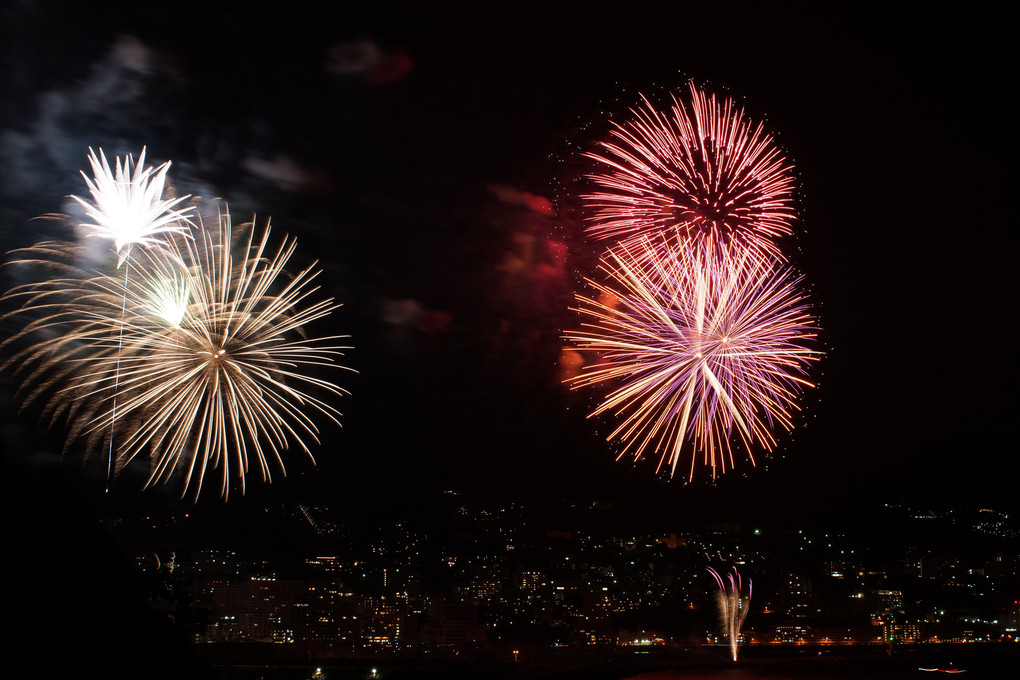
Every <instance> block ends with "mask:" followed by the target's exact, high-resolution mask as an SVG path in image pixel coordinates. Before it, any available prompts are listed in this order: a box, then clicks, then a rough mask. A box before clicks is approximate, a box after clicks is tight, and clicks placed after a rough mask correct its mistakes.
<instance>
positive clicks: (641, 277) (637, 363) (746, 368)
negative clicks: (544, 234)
mask: <svg viewBox="0 0 1020 680" xmlns="http://www.w3.org/2000/svg"><path fill="white" fill-rule="evenodd" d="M600 268H601V270H602V272H603V273H604V277H603V278H604V281H602V282H599V281H595V280H591V279H589V280H588V283H589V285H590V286H591V287H592V288H593V289H594V290H595V291H596V293H597V296H591V297H587V296H583V295H577V296H576V297H577V302H578V307H577V308H576V311H578V312H579V313H580V315H581V320H582V323H581V330H579V331H573V332H570V333H567V334H566V339H567V340H568V341H570V342H571V343H573V345H574V347H576V348H577V349H579V350H581V351H583V352H585V353H587V354H588V355H589V356H592V355H594V356H596V357H597V360H596V361H595V362H594V363H592V364H591V365H589V366H586V367H585V369H584V370H583V371H582V372H581V373H580V374H578V375H577V376H575V377H573V378H571V379H570V380H569V382H570V384H571V386H572V387H574V388H580V387H586V386H591V385H599V386H601V387H603V388H604V389H605V391H606V392H607V393H608V394H607V395H606V396H605V398H604V400H603V401H602V402H601V404H600V405H599V406H598V407H597V408H595V409H594V411H593V412H592V413H591V416H600V415H603V414H612V415H613V416H615V417H617V418H618V421H619V422H618V424H617V425H616V426H615V428H614V429H613V430H612V431H611V432H610V434H609V436H608V439H609V440H610V441H614V440H615V441H619V442H621V443H622V445H623V448H622V450H621V452H620V454H619V457H620V458H622V457H624V456H625V455H632V456H633V457H634V458H635V459H637V458H640V457H641V456H642V455H644V454H645V453H647V452H653V451H654V452H656V453H658V455H659V464H658V469H659V470H661V469H662V468H663V466H664V465H666V464H668V465H669V467H670V475H671V476H672V475H673V474H674V473H675V472H676V468H677V465H678V463H679V462H680V460H681V459H682V457H683V453H684V451H685V449H686V448H690V449H691V450H692V455H691V456H690V472H689V476H688V479H693V477H694V474H695V468H696V465H697V463H698V461H699V460H700V461H701V463H702V464H703V465H705V466H707V467H709V468H711V472H712V476H713V477H715V476H716V475H717V474H721V473H723V472H725V471H726V470H727V469H731V468H732V467H733V466H734V448H735V447H734V443H735V442H740V443H741V444H742V445H743V448H744V449H745V450H746V451H747V454H748V456H749V457H750V459H751V462H752V463H753V462H754V457H753V453H752V447H753V445H755V444H757V445H759V446H762V447H763V448H765V449H766V450H772V448H773V447H774V446H775V443H776V440H775V438H774V436H773V434H772V432H773V430H774V429H775V428H776V427H777V426H778V427H782V428H785V429H787V430H789V429H791V428H792V427H793V423H792V420H791V417H790V411H791V409H796V408H797V406H796V399H797V397H798V396H799V394H800V392H801V391H803V389H804V388H806V387H811V386H812V385H811V383H810V382H809V381H808V380H807V368H808V365H809V363H810V362H811V361H813V360H815V359H817V358H818V355H819V352H817V351H814V350H812V349H811V348H810V346H811V344H812V343H813V341H814V338H815V328H814V319H813V318H812V316H811V314H810V313H809V311H808V308H807V305H806V302H805V301H804V299H803V297H802V296H801V295H800V294H799V293H798V291H797V287H798V284H799V283H800V279H799V278H797V277H794V276H792V275H791V274H790V272H789V271H788V270H786V269H785V268H783V267H781V266H780V265H779V264H778V262H777V261H776V260H775V259H774V258H772V257H769V256H766V255H764V254H763V253H761V252H760V251H754V250H736V251H731V250H729V249H722V250H720V249H718V248H716V247H714V246H713V245H712V243H711V242H706V243H690V242H689V241H686V240H683V239H679V238H678V239H675V240H674V241H673V242H672V243H667V244H663V243H662V242H659V241H650V240H646V241H641V242H634V241H631V242H630V244H629V245H622V246H618V247H616V248H614V249H611V250H610V251H609V252H608V254H607V255H606V256H605V257H604V258H603V259H602V262H601V265H600ZM734 433H735V434H736V436H733V435H734Z"/></svg>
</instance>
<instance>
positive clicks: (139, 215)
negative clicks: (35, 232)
mask: <svg viewBox="0 0 1020 680" xmlns="http://www.w3.org/2000/svg"><path fill="white" fill-rule="evenodd" d="M89 164H90V165H91V166H92V174H93V178H92V179H89V177H88V175H86V174H85V173H84V172H82V177H84V178H85V183H86V185H88V188H89V193H91V194H92V201H88V200H85V199H83V198H80V197H78V196H72V198H73V199H74V200H76V201H77V202H78V203H79V204H81V206H82V207H83V208H84V209H85V214H86V216H87V217H89V218H90V219H91V220H92V221H91V222H83V223H81V224H80V225H79V226H81V227H83V228H85V229H87V230H88V231H87V233H86V236H98V237H101V238H108V239H110V240H112V241H113V243H114V248H115V250H116V253H117V267H118V268H120V267H121V266H122V265H123V264H124V263H125V262H127V263H128V266H126V267H124V289H125V291H126V290H127V287H128V276H129V274H130V272H131V266H130V260H131V248H132V247H133V246H140V247H141V246H147V247H148V246H158V243H159V241H158V239H157V238H156V237H157V236H159V235H166V234H187V233H188V230H189V227H190V226H192V223H191V221H190V220H189V219H188V216H187V215H188V212H189V211H190V208H187V207H185V208H183V209H181V208H177V207H176V206H178V205H179V204H180V203H181V202H182V201H184V200H186V199H187V198H188V196H182V197H180V198H169V199H163V189H164V186H165V184H166V173H167V170H169V169H170V162H169V161H167V162H166V163H163V164H162V165H160V166H159V167H158V168H153V167H146V166H145V148H144V147H143V148H142V152H141V153H140V154H139V156H138V163H137V164H135V163H134V160H133V159H132V157H131V156H130V155H129V156H127V157H126V158H124V159H123V162H122V161H121V159H120V158H115V159H114V168H115V169H114V170H111V168H110V164H109V163H108V162H107V160H106V156H105V155H104V154H103V150H102V149H100V150H99V156H98V157H97V156H96V153H95V151H93V150H92V149H89ZM132 169H133V172H132ZM126 305H127V297H126V296H125V297H124V298H123V299H122V300H121V314H120V321H121V328H120V330H119V331H118V345H122V344H123V339H124V335H123V333H124V331H123V321H124V314H125V311H126ZM117 357H118V362H119V360H120V350H119V349H118V352H117ZM119 376H120V370H119V366H118V370H117V377H118V380H119ZM116 392H117V386H116V385H115V386H114V397H113V404H112V412H113V418H112V423H111V426H110V427H111V430H110V450H109V452H108V455H107V469H106V491H107V492H109V490H110V478H111V477H112V471H113V458H114V453H113V445H114V444H113V443H114V437H113V424H115V423H116V420H117V395H116Z"/></svg>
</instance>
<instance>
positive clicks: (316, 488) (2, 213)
mask: <svg viewBox="0 0 1020 680" xmlns="http://www.w3.org/2000/svg"><path fill="white" fill-rule="evenodd" d="M669 6H670V7H671V9H669V10H666V11H664V10H662V9H661V8H659V7H658V6H657V4H655V3H652V4H649V5H645V4H643V3H625V4H621V5H618V6H616V7H615V8H614V9H612V10H608V9H607V10H596V9H593V7H592V6H591V5H590V4H587V3H565V4H557V5H556V7H555V8H554V9H544V10H532V9H523V8H520V7H518V6H516V5H511V4H507V5H504V6H498V5H495V6H489V5H487V6H485V7H481V6H480V7H479V8H478V9H477V10H476V13H474V14H463V13H455V12H452V11H450V12H444V11H440V10H431V9H430V10H428V11H424V10H421V9H418V10H416V11H413V12H408V11H404V10H402V9H401V8H400V6H399V5H393V6H388V7H386V8H385V9H384V10H380V11H378V12H370V11H368V10H364V9H357V8H354V7H351V8H345V9H343V10H340V9H337V8H335V7H334V8H332V9H329V10H307V11H300V10H298V9H294V8H292V7H291V6H289V5H288V7H287V8H279V7H278V8H274V9H273V10H272V11H270V10H265V11H260V10H256V9H253V8H252V7H250V6H248V5H247V4H241V3H237V4H234V5H222V4H216V3H212V4H203V3H184V4H180V5H177V4H170V3H156V4H154V5H152V6H147V7H145V8H142V7H136V6H135V4H134V3H122V4H121V6H120V7H119V9H118V4H117V3H113V4H103V5H102V7H101V8H100V7H89V5H88V4H85V5H83V4H81V3H72V2H37V3H32V2H6V3H4V4H3V8H4V9H3V14H2V23H3V34H2V37H3V46H2V48H0V59H2V65H0V66H2V68H0V71H2V75H0V87H2V89H3V91H4V96H3V97H2V102H0V159H2V161H3V165H4V166H6V167H4V168H3V169H2V171H0V175H2V177H0V179H2V185H3V186H2V187H0V201H2V209H0V220H2V221H0V236H2V243H3V245H4V248H5V250H10V249H11V248H14V247H19V246H25V245H29V244H31V243H32V242H34V241H35V240H38V239H39V238H41V237H42V235H41V234H37V233H35V231H34V230H35V229H44V230H48V231H45V235H46V236H52V235H53V234H54V233H55V232H53V231H52V230H54V229H57V227H56V226H53V225H52V224H46V225H45V226H39V225H40V223H39V222H32V221H31V218H33V217H35V216H37V215H40V214H43V213H48V212H60V211H62V210H65V209H66V208H67V205H68V204H67V202H66V199H65V197H66V196H67V195H68V194H72V193H77V194H82V193H84V192H85V187H84V186H83V184H82V182H81V180H80V177H79V175H78V171H79V170H81V169H83V168H85V167H87V165H86V159H85V155H86V153H87V149H88V147H89V146H93V147H98V146H102V147H103V148H104V150H106V152H107V153H108V154H118V155H122V154H126V153H131V152H134V153H137V151H138V150H140V149H141V147H142V146H143V145H147V147H148V152H149V155H150V158H151V159H152V160H154V161H160V160H166V159H171V160H172V161H173V163H174V165H173V168H172V169H171V173H170V176H171V178H172V179H173V181H174V182H175V185H176V187H177V189H178V190H179V192H181V193H191V194H195V195H203V196H219V197H222V198H223V199H225V200H226V201H227V202H228V203H229V204H230V207H231V210H232V212H234V214H235V216H237V217H238V219H239V220H240V219H242V218H243V219H247V218H248V217H250V216H251V214H252V213H255V214H257V215H258V216H259V218H260V219H263V218H265V217H268V216H272V220H273V225H274V229H278V230H280V233H283V232H286V233H290V234H292V235H294V236H296V237H297V238H298V240H299V253H298V256H297V259H298V261H299V262H300V263H308V262H310V261H311V260H313V259H318V261H319V263H320V266H321V267H322V269H323V277H322V280H323V286H324V291H325V293H326V294H329V295H332V296H335V297H336V298H337V300H338V301H339V302H342V303H343V305H344V307H343V308H342V309H341V310H340V311H339V312H338V313H337V314H335V315H334V316H333V317H332V318H331V319H330V320H329V321H328V322H326V323H324V324H322V325H320V326H318V327H316V328H315V329H314V330H315V331H316V332H319V333H323V334H329V333H350V334H351V336H352V338H351V344H352V346H353V347H354V349H353V350H352V351H351V352H349V354H348V355H347V357H346V358H345V363H346V365H348V366H349V367H351V368H353V369H355V370H357V371H358V373H357V374H356V375H352V374H344V373H337V374H336V375H335V376H334V377H335V378H336V380H337V382H339V383H341V384H343V385H344V386H345V387H347V388H349V389H350V391H351V393H352V394H351V396H350V397H347V398H345V399H343V400H342V401H341V402H340V403H339V404H338V406H339V408H340V409H341V411H342V412H343V413H344V419H343V420H344V427H343V429H340V430H338V429H336V428H330V427H326V428H325V433H324V437H323V445H322V446H321V447H317V448H315V451H314V453H315V456H316V458H317V461H318V466H317V467H314V468H313V467H312V466H310V465H309V464H307V463H306V462H305V461H304V460H303V459H302V455H301V454H300V452H297V451H293V450H292V451H291V452H290V455H289V456H288V458H287V464H288V472H289V476H288V478H287V479H286V480H277V481H276V482H274V484H273V485H271V486H263V485H261V484H259V483H258V482H257V480H253V482H252V484H251V485H250V487H249V493H248V495H247V496H246V497H244V498H241V497H240V495H239V494H238V495H235V496H234V497H232V499H231V500H230V502H229V504H228V505H227V506H224V505H223V504H222V502H221V501H219V500H218V499H217V498H215V497H214V496H213V495H212V494H210V496H209V497H208V498H204V499H203V500H202V501H201V502H200V503H199V505H198V506H197V507H196V508H194V511H195V512H197V513H200V514H201V513H208V517H209V518H210V522H212V521H215V519H216V518H219V517H221V516H223V515H224V514H231V513H232V514H233V515H236V516H239V517H241V518H243V517H244V516H245V513H248V512H252V513H254V512H255V511H256V510H257V509H258V508H260V507H262V506H264V505H265V504H267V503H277V502H323V503H335V504H338V505H341V506H349V507H351V508H352V509H353V508H358V507H374V508H381V507H414V506H415V505H416V504H417V503H418V502H419V499H420V498H421V497H422V496H423V495H427V494H428V493H432V492H435V491H437V490H440V489H444V488H455V489H459V490H461V491H463V492H465V493H467V494H469V495H475V496H477V497H478V498H493V499H494V498H506V499H517V500H522V501H524V502H536V503H538V502H542V500H543V499H547V498H550V497H583V498H605V499H609V500H611V501H613V502H615V503H617V504H619V505H620V506H621V507H629V508H632V509H633V510H634V511H635V512H638V513H648V514H655V513H659V514H665V515H669V516H677V517H696V518H711V517H718V518H726V519H736V520H740V521H752V520H754V519H755V518H758V517H766V516H767V517H770V518H773V519H780V520H781V519H782V518H783V517H784V516H790V517H792V516H793V513H796V515H797V516H798V517H803V516H804V514H805V513H807V514H810V515H812V516H825V515H831V514H836V515H839V514H852V513H853V512H855V509H856V508H859V507H862V506H864V505H866V504H868V503H872V504H873V503H881V502H885V501H886V500H896V499H898V498H904V499H907V500H911V501H915V502H919V503H930V504H944V505H952V504H955V503H960V504H963V503H980V504H983V505H989V506H992V507H996V508H1010V507H1012V508H1013V509H1017V508H1016V507H1015V506H1016V500H1015V494H1014V493H1013V489H1014V487H1015V482H1014V479H1013V477H1012V476H1011V475H1009V474H1007V473H1006V470H1007V469H1008V468H1009V467H1010V464H1011V462H1012V458H1013V456H1014V454H1015V452H1016V445H1015V443H1014V442H1015V439H1014V438H1013V437H1011V436H1010V435H1011V434H1012V430H1013V429H1014V428H1015V422H1016V420H1015V413H1016V407H1017V400H1016V393H1015V389H1014V385H1015V383H1016V379H1017V370H1016V359H1015V354H1014V352H1013V351H1012V348H1011V346H1010V344H1009V342H1008V338H1009V337H1010V336H1011V334H1012V331H1010V330H1009V329H1010V328H1011V327H1012V322H1011V317H1012V314H1013V310H1014V309H1015V306H1016V305H1015V301H1014V299H1013V298H1014V292H1015V283H1014V281H1013V277H1012V270H1011V265H1012V263H1013V260H1014V258H1015V256H1014V249H1015V245H1016V238H1015V232H1014V220H1013V218H1012V214H1011V213H1007V200H1012V198H1013V197H1012V195H1008V194H1007V192H1009V191H1011V190H1010V189H1009V188H1008V187H1010V186H1012V184H1013V182H1012V172H1010V171H1011V170H1012V168H1013V163H1012V162H1011V161H1012V154H1013V150H1014V148H1015V143H1014V141H1013V136H1012V135H1011V134H1010V132H1012V115H1011V114H1012V113H1013V98H1014V95H1013V93H1012V91H1011V86H1012V80H1013V78H1014V76H1013V74H1012V70H1011V69H1010V65H1011V61H1012V55H1011V53H1010V52H1009V51H1008V50H1007V41H1006V40H1005V28H1004V21H1003V20H1002V18H1001V17H996V16H993V15H991V14H989V13H985V12H977V11H974V10H968V12H966V13H961V12H958V13H955V14H948V13H947V14H937V13H933V12H932V11H931V10H926V11H924V12H921V11H917V12H912V11H908V10H898V11H895V12H892V13H890V12H889V11H888V10H886V9H879V7H878V6H877V5H875V6H872V5H868V4H859V3H855V4H853V5H845V6H836V7H828V6H825V7H823V6H819V5H818V4H815V3H805V4H783V5H782V8H780V9H776V8H773V7H767V6H764V5H763V6H760V7H759V6H757V4H756V3H751V4H748V5H743V4H736V5H733V4H728V5H726V7H725V8H724V9H719V10H707V9H693V8H688V7H684V6H682V5H681V4H680V3H669ZM117 45H119V46H120V47H119V48H117V47H115V46H117ZM118 50H119V51H118ZM111 55H114V56H111ZM116 55H120V57H117V56H116ZM139 55H145V56H144V59H147V60H148V61H146V62H145V63H146V64H148V66H147V67H146V68H145V69H144V70H142V71H131V69H130V68H126V69H125V68H121V69H120V70H118V67H117V66H116V64H117V63H137V62H134V61H132V60H135V59H142V57H140V56H139ZM366 55H368V56H366ZM372 55H374V56H372ZM118 58H120V59H122V61H121V62H117V59H118ZM111 64H113V66H111ZM104 65H105V66H104ZM688 79H694V81H695V82H696V83H698V84H700V85H702V86H704V87H706V88H708V89H710V90H712V91H716V92H719V93H722V94H728V95H731V96H733V97H735V98H737V99H738V100H739V101H740V102H741V104H742V105H744V106H745V107H746V111H747V113H748V115H749V116H750V117H752V118H754V119H756V120H760V119H764V120H765V121H766V124H767V126H768V128H769V129H770V131H771V132H773V134H775V136H776V138H777V140H778V142H779V143H780V144H781V145H782V147H783V148H784V150H785V152H786V153H787V154H788V156H789V157H790V158H791V159H792V160H793V162H794V163H795V165H796V168H797V177H798V189H797V209H798V214H799V216H800V219H799V221H798V224H797V225H796V232H797V233H796V235H795V236H794V237H792V238H790V239H787V240H785V241H784V242H783V243H782V247H783V249H784V252H785V253H787V255H788V256H789V258H790V260H791V263H792V264H793V266H795V267H796V268H797V269H798V270H799V271H800V272H802V273H803V274H804V276H805V277H806V280H807V282H808V283H809V284H810V288H811V296H812V301H813V304H814V305H815V309H816V310H817V311H818V313H819V316H820V321H821V326H822V328H823V332H822V342H823V344H824V347H825V350H826V353H827V354H826V357H825V359H824V360H823V361H822V362H821V363H820V365H819V367H818V370H817V371H816V374H815V376H814V377H815V378H816V379H817V380H818V382H819V387H818V389H816V390H814V391H811V392H809V393H808V394H807V395H806V398H805V400H804V402H803V403H804V412H803V413H801V414H799V415H798V420H797V422H798V427H797V429H796V430H795V431H794V433H792V434H783V435H781V436H780V450H779V451H778V452H776V454H774V455H772V456H768V455H765V456H761V455H760V456H759V465H758V466H757V467H755V468H751V467H750V466H749V465H747V464H746V463H745V464H742V465H740V466H739V468H738V472H737V473H734V474H730V475H727V476H725V477H723V478H722V479H720V480H718V481H716V482H715V483H710V482H706V481H700V482H695V483H694V484H685V483H683V481H682V480H679V479H678V480H674V481H672V482H671V481H668V480H667V479H664V478H662V477H658V478H657V477H655V475H654V465H653V464H644V463H640V464H637V465H635V464H633V463H632V462H630V461H621V462H615V461H614V450H613V448H612V447H611V446H607V445H606V444H605V443H604V441H603V440H602V438H601V437H600V433H604V432H605V431H606V429H607V428H606V423H604V422H592V421H589V420H586V419H585V417H584V416H585V414H586V413H587V412H588V410H589V409H590V408H591V407H592V405H593V403H594V402H593V398H594V395H593V394H590V393H585V394H577V393H571V392H570V391H569V390H567V389H566V388H565V387H563V386H562V385H561V383H560V380H559V368H558V364H557V362H558V360H559V354H560V348H561V346H562V340H561V338H560V336H561V333H562V332H563V330H565V329H566V328H567V327H569V326H570V325H571V324H572V323H573V320H574V317H573V316H572V314H571V313H570V312H569V311H568V306H569V304H570V302H571V298H572V291H573V290H575V289H578V287H579V286H580V283H579V282H580V278H581V276H582V275H584V274H586V273H589V272H590V271H591V267H592V266H593V264H594V261H595V259H596V256H597V254H598V246H595V245H593V244H591V243H588V242H586V241H585V239H584V237H583V234H582V233H581V228H582V227H581V220H580V218H579V213H578V201H577V192H578V191H579V190H580V189H579V187H580V186H581V179H580V178H581V176H582V174H583V172H584V171H585V169H586V166H585V164H584V162H583V161H582V160H581V159H580V158H579V156H578V155H577V152H578V150H580V149H584V148H589V147H590V145H591V144H592V143H593V142H594V141H595V140H597V139H598V138H599V136H600V135H601V134H603V133H604V131H605V129H606V121H607V119H608V118H609V117H610V116H614V115H615V116H624V115H626V110H627V107H629V106H632V105H634V104H635V103H636V101H637V96H638V93H648V94H649V95H651V96H653V97H655V96H658V97H661V96H663V95H664V94H665V93H668V92H670V91H677V92H679V91H683V89H684V87H685V83H686V82H687V80H688ZM270 166H271V167H272V168H275V169H274V170H272V171H267V170H266V168H267V167H270ZM1007 168H1008V169H1009V170H1007ZM1007 172H1009V173H1010V174H1009V175H1007ZM5 332H9V329H8V328H7V327H5ZM4 380H5V391H4V395H5V396H4V399H5V403H4V407H5V408H4V410H5V411H6V413H5V414H4V416H3V418H4V428H5V436H4V446H5V451H4V453H3V472H2V474H3V478H4V480H3V483H4V493H5V494H6V495H7V497H8V500H7V501H5V510H6V511H7V513H8V515H10V514H11V513H15V514H16V513H18V512H20V509H21V508H26V507H29V508H35V509H36V511H38V509H39V508H42V507H56V508H57V510H55V511H52V514H51V515H50V516H49V518H50V519H51V520H53V519H54V518H57V517H59V516H61V515H62V514H64V513H75V512H76V511H77V510H78V509H79V507H86V506H87V507H90V508H94V507H98V508H99V510H98V512H100V513H105V512H109V513H113V514H117V513H131V512H136V511H137V512H142V511H150V510H152V509H153V508H157V509H161V510H162V511H167V512H172V511H176V510H179V509H180V508H181V507H184V506H186V505H187V504H186V503H182V502H180V501H178V500H177V498H176V494H177V489H176V488H174V487H170V488H167V489H159V490H154V491H147V492H144V493H141V494H140V493H139V492H138V485H139V483H140V481H141V480H140V479H138V475H139V474H140V472H139V473H136V472H132V471H129V472H128V473H126V474H125V476H124V478H123V479H121V480H119V483H118V484H117V485H116V487H115V490H114V492H113V494H112V495H111V496H110V497H106V498H103V494H102V484H103V481H102V479H101V476H102V473H101V472H100V470H99V468H98V467H97V466H95V465H92V464H87V465H85V466H83V465H82V462H81V452H80V451H77V452H75V451H72V453H70V454H68V455H67V456H65V457H64V458H62V459H61V458H60V457H59V451H60V447H61V443H62V436H63V433H62V430H61V429H60V427H59V426H58V427H54V428H52V429H51V430H49V431H47V430H46V428H44V427H43V426H42V425H37V424H36V422H35V419H34V418H32V417H29V416H27V415H22V416H18V414H17V405H16V402H15V401H13V399H12V398H11V396H10V395H11V393H12V392H13V388H14V387H15V385H16V380H15V379H14V378H12V376H11V375H10V374H9V373H8V374H5V376H4ZM805 425H806V427H805ZM97 498H100V499H101V500H96V499H97ZM50 504H54V505H52V506H51V505H50ZM242 521H243V519H242ZM253 523H254V520H253ZM48 530H49V527H48V526H47V525H46V524H45V523H43V524H41V525H40V526H39V527H38V531H40V532H46V531H48ZM252 531H257V527H254V526H253V527H252Z"/></svg>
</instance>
